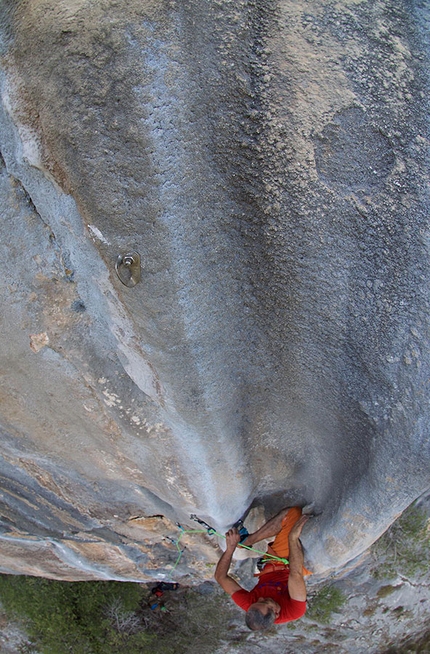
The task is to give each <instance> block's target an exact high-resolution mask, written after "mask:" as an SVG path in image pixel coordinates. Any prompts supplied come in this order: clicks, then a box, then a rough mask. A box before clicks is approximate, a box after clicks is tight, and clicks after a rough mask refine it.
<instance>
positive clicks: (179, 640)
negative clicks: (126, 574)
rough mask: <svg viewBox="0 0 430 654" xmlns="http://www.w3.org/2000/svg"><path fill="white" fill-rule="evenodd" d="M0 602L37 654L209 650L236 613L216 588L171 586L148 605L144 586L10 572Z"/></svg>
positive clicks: (196, 653)
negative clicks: (202, 590)
mask: <svg viewBox="0 0 430 654" xmlns="http://www.w3.org/2000/svg"><path fill="white" fill-rule="evenodd" d="M0 601H1V603H2V604H3V606H4V608H5V610H6V612H7V613H8V615H9V616H10V617H12V618H13V617H18V618H20V619H23V620H24V623H25V627H26V630H27V633H28V636H29V638H30V639H31V642H32V643H33V645H34V648H35V650H37V651H38V652H41V653H42V654H123V653H124V652H127V654H183V652H188V651H190V652H193V654H207V652H208V651H215V650H216V649H217V648H218V646H219V645H220V641H221V638H222V637H223V636H225V634H226V632H227V629H228V623H229V621H230V620H231V618H232V610H233V611H234V610H235V609H232V607H231V605H230V602H229V601H228V600H227V598H226V597H224V596H223V595H221V593H220V592H218V591H217V590H216V589H215V588H214V590H213V592H211V593H209V594H205V595H202V594H200V593H199V591H198V590H195V589H186V588H182V589H179V590H178V591H173V592H169V591H168V592H166V593H165V594H164V596H163V598H162V600H161V603H159V605H158V607H157V608H155V610H152V609H151V608H150V605H151V604H154V596H153V595H151V592H150V589H149V588H147V587H146V586H145V585H143V584H135V583H125V582H113V581H112V582H103V581H99V582H70V583H67V582H58V581H51V580H48V579H42V578H38V577H24V576H12V575H0ZM155 603H157V602H155ZM163 604H165V606H164V605H163ZM30 651H31V648H30V649H28V652H30Z"/></svg>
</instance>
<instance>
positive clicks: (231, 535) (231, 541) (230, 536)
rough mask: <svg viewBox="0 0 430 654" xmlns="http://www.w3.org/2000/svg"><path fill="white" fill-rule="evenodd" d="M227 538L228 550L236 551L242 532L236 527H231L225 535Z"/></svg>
mask: <svg viewBox="0 0 430 654" xmlns="http://www.w3.org/2000/svg"><path fill="white" fill-rule="evenodd" d="M225 540H226V543H227V550H230V551H232V552H234V550H235V549H236V547H237V546H238V544H239V541H240V534H239V532H238V530H237V529H236V527H232V529H229V530H228V532H227V533H226V535H225Z"/></svg>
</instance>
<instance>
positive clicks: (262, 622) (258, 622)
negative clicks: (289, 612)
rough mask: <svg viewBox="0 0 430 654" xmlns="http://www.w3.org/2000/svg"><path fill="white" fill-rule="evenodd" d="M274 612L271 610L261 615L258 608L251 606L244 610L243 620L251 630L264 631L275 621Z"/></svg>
mask: <svg viewBox="0 0 430 654" xmlns="http://www.w3.org/2000/svg"><path fill="white" fill-rule="evenodd" d="M275 619H276V616H275V613H274V612H273V611H271V610H269V611H267V613H266V615H263V614H262V613H261V611H259V609H256V608H254V607H251V608H250V609H248V611H247V612H246V616H245V622H246V624H247V626H248V627H249V628H250V629H251V630H252V631H265V630H266V629H269V628H270V627H271V626H272V624H273V623H274V622H275Z"/></svg>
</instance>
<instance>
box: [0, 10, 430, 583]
mask: <svg viewBox="0 0 430 654" xmlns="http://www.w3.org/2000/svg"><path fill="white" fill-rule="evenodd" d="M428 25H429V7H428V4H427V3H425V2H424V1H420V0H416V1H415V2H414V1H410V2H406V1H401V2H399V1H398V0H374V1H372V2H367V1H361V0H343V1H342V2H340V1H339V2H337V1H323V0H307V1H306V2H305V1H303V2H297V1H295V0H294V1H293V0H279V1H275V0H259V1H258V2H257V1H253V0H246V1H245V0H237V1H235V2H230V1H229V0H213V1H212V0H211V1H209V0H207V1H202V0H187V1H185V2H182V1H180V2H179V1H178V2H176V1H175V0H171V1H170V0H165V1H164V2H159V1H158V0H157V1H156V2H155V1H150V0H145V1H143V0H130V1H129V2H127V3H123V2H117V1H116V0H100V1H99V2H90V1H89V0H73V1H71V0H15V1H13V0H4V1H3V4H2V5H1V55H2V77H1V99H2V103H1V114H0V139H1V143H0V149H1V153H2V157H1V159H0V163H1V169H0V198H1V206H0V211H1V222H0V230H1V236H0V248H1V258H0V262H1V277H0V288H1V292H2V312H1V322H0V329H1V339H0V374H1V386H0V392H1V409H0V422H1V432H2V437H1V456H2V462H1V469H0V470H1V476H2V480H1V489H2V490H1V502H2V511H1V515H2V519H1V532H2V534H1V539H0V552H1V555H2V564H1V569H2V570H3V571H17V572H26V573H30V574H44V575H48V576H55V577H57V578H65V579H87V578H116V579H142V580H145V579H148V578H151V577H152V576H160V577H163V576H164V575H165V574H167V572H166V571H167V570H168V568H169V566H170V567H171V566H172V565H174V563H175V561H176V556H177V550H176V548H175V546H174V545H173V544H172V543H171V542H170V541H169V540H165V539H166V538H167V539H168V538H172V539H173V540H175V538H176V537H177V533H178V532H177V529H176V528H175V526H174V522H175V521H176V520H179V521H181V522H183V523H184V524H191V523H190V521H189V514H190V513H197V514H198V515H200V516H201V517H202V518H204V519H206V520H207V521H209V522H210V523H211V524H213V525H214V526H215V527H217V528H218V529H220V530H223V529H225V528H226V527H227V526H229V525H230V524H232V523H233V522H234V521H235V520H236V519H237V518H239V517H240V516H241V515H242V514H243V513H245V512H246V511H247V510H248V509H249V507H251V506H256V507H258V506H260V507H264V509H265V510H266V512H267V513H268V514H269V513H271V512H273V511H275V510H277V509H278V508H280V507H281V506H282V505H284V504H285V503H289V502H291V503H303V504H304V503H307V502H315V503H316V505H317V509H318V510H322V511H323V513H322V515H320V517H319V518H318V519H316V520H315V521H314V522H313V524H312V525H311V526H309V527H307V529H306V532H305V533H304V538H303V540H304V543H305V545H306V548H307V553H308V562H309V566H310V567H312V568H313V569H314V570H315V571H316V572H321V573H324V572H327V571H330V570H333V569H336V568H338V567H339V566H342V565H343V564H345V563H346V562H347V561H349V560H350V559H352V558H354V557H355V556H357V555H358V554H360V553H361V552H363V551H364V550H365V549H366V548H367V547H368V546H369V545H370V544H371V542H373V541H374V540H375V539H376V538H377V537H378V536H379V535H380V534H381V533H382V532H383V531H384V530H385V529H386V528H387V526H388V525H389V524H390V523H391V522H392V521H393V520H394V518H395V517H396V516H397V515H398V514H399V513H400V512H401V511H402V510H403V509H404V508H405V507H406V506H407V505H408V504H410V502H412V501H413V500H414V499H415V498H416V497H418V496H419V495H421V494H422V493H423V492H424V491H425V490H426V489H427V488H428V487H429V486H430V474H429V463H430V441H429V428H428V403H429V388H428V378H429V352H430V349H429V321H428V317H429V311H428V309H429V292H428V281H429V265H428V263H429V261H428V260H429V257H428V249H429V233H428V222H427V216H428V209H429V198H428V158H427V146H428V118H427V117H428V106H427V104H428V98H429V89H428V77H427V71H428V54H429V48H428V45H429V44H428V33H429V32H428ZM132 250H134V251H137V252H139V254H140V255H141V258H142V279H141V281H140V283H138V284H137V285H136V286H135V287H133V288H128V287H126V286H124V285H123V284H122V283H121V282H120V280H119V279H118V277H117V275H116V272H115V263H116V262H117V258H118V255H120V254H125V253H127V252H129V251H132ZM160 516H164V517H160ZM187 538H188V540H189V545H188V549H187V554H186V556H184V558H183V560H182V561H181V564H180V565H179V566H178V567H177V568H176V574H177V575H179V576H181V575H185V574H188V575H190V576H191V578H197V577H198V578H204V577H205V576H206V577H207V576H208V575H209V574H210V573H211V566H207V563H211V562H212V563H213V562H214V561H215V560H216V558H217V551H216V548H215V547H214V546H213V545H210V544H209V541H207V542H206V541H205V542H204V543H203V540H202V539H201V538H200V537H199V538H195V539H193V538H190V537H187ZM163 539H164V540H163Z"/></svg>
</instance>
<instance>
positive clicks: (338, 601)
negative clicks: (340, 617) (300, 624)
mask: <svg viewBox="0 0 430 654" xmlns="http://www.w3.org/2000/svg"><path fill="white" fill-rule="evenodd" d="M344 603H345V597H344V595H343V593H342V591H341V590H339V588H336V586H333V585H329V586H323V588H321V589H320V590H319V591H318V592H317V594H316V595H314V596H313V597H312V598H311V599H310V600H309V607H308V610H307V613H306V617H307V618H309V619H310V620H315V622H319V623H320V624H328V623H329V622H330V618H331V616H332V614H333V613H338V612H339V611H340V609H341V608H342V606H343V605H344Z"/></svg>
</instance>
